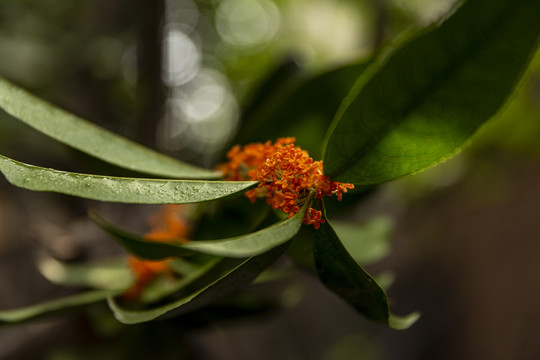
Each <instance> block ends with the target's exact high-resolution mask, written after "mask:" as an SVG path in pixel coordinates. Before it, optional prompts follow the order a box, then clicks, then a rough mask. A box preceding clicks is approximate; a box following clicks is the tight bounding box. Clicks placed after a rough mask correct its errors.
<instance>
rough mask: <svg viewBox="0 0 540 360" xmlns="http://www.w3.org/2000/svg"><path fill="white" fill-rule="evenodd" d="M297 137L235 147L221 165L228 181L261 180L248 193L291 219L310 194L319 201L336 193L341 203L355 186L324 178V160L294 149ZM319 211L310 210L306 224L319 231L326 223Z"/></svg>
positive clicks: (253, 200) (305, 220) (249, 196)
mask: <svg viewBox="0 0 540 360" xmlns="http://www.w3.org/2000/svg"><path fill="white" fill-rule="evenodd" d="M294 141H295V138H280V139H278V140H277V141H276V142H275V144H271V143H270V141H267V142H265V143H264V144H261V143H253V144H248V145H246V146H244V147H243V148H242V147H240V146H238V145H236V146H234V147H233V148H232V149H231V150H230V151H229V153H228V154H227V158H228V159H229V161H228V162H227V163H225V164H221V165H219V166H218V170H221V171H222V172H223V174H224V177H225V178H226V179H227V180H233V181H236V180H255V181H259V185H258V186H257V188H255V189H253V190H249V191H248V192H246V196H247V197H248V198H249V199H250V200H251V201H252V202H255V200H256V199H257V198H260V197H265V198H266V202H267V203H268V204H269V205H270V206H272V207H273V208H274V209H280V210H282V211H284V212H285V213H287V214H288V215H289V217H291V216H293V215H294V214H296V213H297V212H298V211H300V208H301V207H302V206H303V205H304V204H305V202H306V200H307V198H308V195H309V194H310V193H315V196H316V197H317V198H318V199H320V198H322V197H323V196H324V195H327V196H332V195H333V194H335V195H336V196H337V198H338V200H341V198H342V196H343V193H345V192H347V190H348V189H352V188H354V185H352V184H345V183H339V182H336V181H330V178H329V177H328V176H325V175H323V165H322V161H313V159H312V158H311V157H309V154H308V153H307V152H306V151H304V150H302V149H301V148H300V147H298V146H294ZM321 217H322V214H321V212H320V211H318V210H315V209H313V208H311V207H310V208H309V209H308V211H307V212H306V214H305V215H304V219H303V222H304V223H305V224H307V225H313V226H314V227H315V228H316V229H318V228H319V226H320V224H321V223H323V222H324V219H322V218H321Z"/></svg>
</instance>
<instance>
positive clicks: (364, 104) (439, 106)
mask: <svg viewBox="0 0 540 360" xmlns="http://www.w3.org/2000/svg"><path fill="white" fill-rule="evenodd" d="M538 14H540V2H539V1H538V0H518V1H516V0H469V1H467V2H466V3H465V4H464V5H463V6H461V7H460V8H459V9H457V10H456V12H455V13H454V15H453V16H451V17H449V18H448V19H447V20H446V21H444V22H442V23H440V24H434V25H432V26H429V27H427V28H426V29H424V30H423V31H422V32H420V33H419V34H416V35H415V36H414V37H413V38H412V40H409V41H407V42H401V43H399V44H397V46H395V47H394V49H393V51H391V52H389V53H384V54H382V55H381V56H380V57H379V59H378V60H377V61H376V63H375V64H374V65H372V66H371V67H370V68H369V69H368V70H366V72H365V73H364V74H363V75H362V76H361V77H360V78H359V79H358V81H357V83H356V84H355V86H354V87H353V89H352V90H351V92H350V93H349V95H348V96H347V97H346V98H345V100H344V102H343V103H342V105H341V107H340V109H339V110H338V112H337V114H336V117H335V119H334V122H333V123H332V126H331V128H330V129H329V132H328V135H327V140H326V148H325V154H324V171H325V174H326V175H329V176H331V177H332V178H333V179H334V180H337V181H343V182H348V183H355V184H376V183H381V182H384V181H388V180H391V179H394V178H396V177H399V176H403V175H407V174H411V173H415V172H418V171H421V170H424V169H426V168H428V167H430V166H432V165H435V164H436V163H438V162H441V161H443V160H445V159H447V158H449V157H451V156H453V155H454V154H456V153H457V152H458V151H459V150H460V149H461V148H462V147H463V146H464V145H466V143H467V141H468V139H469V138H470V137H471V136H472V135H473V134H474V133H475V132H476V131H477V129H478V128H479V127H480V126H481V125H482V124H483V123H484V122H485V121H487V120H488V119H490V118H491V117H492V116H493V115H495V114H496V112H497V111H498V110H499V108H500V107H501V106H502V105H503V104H504V103H505V101H506V100H507V98H508V96H509V95H510V94H511V93H512V91H513V88H514V86H515V85H516V84H517V83H518V81H519V80H520V78H521V77H522V75H523V73H524V71H525V69H526V67H527V64H528V63H529V60H530V59H531V57H532V55H533V54H534V52H535V51H536V49H537V47H538V43H539V42H538V39H539V33H540V21H538Z"/></svg>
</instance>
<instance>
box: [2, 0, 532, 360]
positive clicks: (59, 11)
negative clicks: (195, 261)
mask: <svg viewBox="0 0 540 360" xmlns="http://www.w3.org/2000/svg"><path fill="white" fill-rule="evenodd" d="M235 6H241V7H240V8H249V9H250V11H249V13H248V12H246V13H242V12H235V11H234V9H235ZM449 6H451V4H450V2H448V1H445V0H408V1H405V0H388V1H378V0H359V1H356V0H354V1H353V0H338V1H336V0H275V1H271V0H227V1H196V2H195V1H193V0H171V1H167V2H165V1H146V2H143V1H138V2H136V3H133V2H132V1H127V0H92V1H75V0H54V1H47V2H39V1H34V0H24V1H19V0H6V1H1V2H0V53H1V54H2V56H1V57H0V75H1V76H2V77H4V78H6V79H8V80H10V81H12V82H13V83H15V84H17V85H19V86H21V87H24V88H26V89H28V90H29V91H30V92H32V93H34V94H36V95H38V96H40V97H43V98H44V99H46V100H47V101H50V102H52V103H54V104H56V105H58V106H60V107H61V108H64V109H66V110H68V111H70V112H73V113H74V114H76V115H78V116H81V117H83V118H86V119H88V120H90V121H92V122H95V123H97V124H99V125H101V126H104V127H105V128H107V129H110V130H113V131H115V132H117V133H119V134H121V135H123V136H126V137H128V138H130V139H133V140H136V141H139V142H142V143H144V144H146V145H149V146H151V147H154V148H157V149H158V150H160V151H162V152H164V153H167V154H169V155H173V156H175V157H177V158H179V159H181V160H183V161H186V162H188V163H193V164H196V165H202V166H204V167H208V168H211V167H213V166H214V165H215V164H216V163H217V162H219V161H222V160H223V159H224V157H223V152H222V151H223V148H224V147H227V146H228V144H229V143H230V142H233V141H234V140H233V137H234V134H235V133H236V131H237V129H238V128H239V126H241V125H240V124H241V121H242V120H243V119H242V116H241V114H240V109H244V108H246V106H247V105H248V104H250V101H251V100H252V99H254V98H256V91H257V89H260V88H261V87H262V84H263V83H264V82H265V80H267V79H269V77H270V76H271V74H273V73H274V71H275V69H276V68H277V67H278V66H279V64H283V63H287V62H289V61H292V62H293V63H294V64H295V67H296V68H297V70H298V71H296V70H295V71H291V72H288V73H287V72H285V75H286V76H285V77H286V78H287V79H289V76H296V75H298V74H300V73H301V74H302V76H304V74H305V76H307V77H308V78H309V77H310V76H311V75H312V74H315V75H316V74H321V73H324V72H326V71H327V70H329V69H336V68H339V67H341V66H344V65H346V64H349V63H351V62H354V61H358V60H359V59H368V58H370V57H371V55H372V54H373V52H374V50H375V49H377V48H379V47H380V46H381V45H383V44H385V43H387V42H388V40H389V39H391V38H393V37H394V36H395V35H397V34H398V33H400V32H401V31H402V30H404V29H406V28H408V27H409V26H411V25H418V24H421V23H425V22H426V21H429V20H430V19H433V18H436V17H437V16H438V15H440V14H442V13H444V11H445V9H447V8H448V7H449ZM164 9H166V11H163V10H164ZM245 14H250V15H251V16H247V17H242V16H243V15H245ZM160 17H164V18H165V21H164V24H165V26H164V28H163V29H164V30H163V31H164V33H165V34H166V41H164V42H160V41H155V36H157V35H156V33H157V31H156V25H155V23H156V21H155V20H156V18H158V19H159V18H160ZM161 46H164V47H166V48H167V51H165V52H164V54H168V55H164V56H163V57H160V55H159V54H160V49H159V48H160V47H161ZM180 54H181V55H180ZM162 64H163V67H162ZM156 74H157V76H156ZM162 75H163V77H162ZM156 79H157V80H158V81H156ZM539 89H540V62H539V59H538V56H537V57H536V59H535V61H534V62H533V65H532V66H531V68H530V71H529V76H528V80H527V81H526V82H525V83H524V86H523V87H522V88H521V89H520V91H519V93H518V94H516V95H515V97H514V98H513V99H512V102H511V103H510V104H509V105H508V106H507V107H506V109H505V110H504V112H503V113H502V114H501V115H500V116H499V117H498V118H496V119H494V120H493V121H492V122H490V123H489V124H488V125H487V126H486V127H485V128H484V129H482V131H481V133H480V134H478V136H476V137H475V138H474V139H473V142H472V146H471V147H470V148H468V149H467V150H466V151H464V153H463V154H461V155H459V156H457V157H455V158H453V159H452V160H449V161H447V162H445V163H443V164H441V165H438V166H436V167H434V168H432V169H430V170H428V171H426V172H424V173H422V174H419V175H415V176H412V177H407V178H404V179H400V180H398V181H392V182H390V183H388V184H385V185H384V186H381V187H380V188H378V189H375V190H372V191H371V192H369V193H368V194H366V195H365V196H364V197H363V200H364V202H363V203H362V204H356V205H354V204H347V205H348V206H347V211H346V212H345V213H340V214H339V216H340V219H339V220H353V221H354V222H358V223H364V222H365V221H366V220H368V219H370V218H372V217H373V216H375V215H382V216H385V217H388V216H389V217H390V218H391V219H393V223H394V224H395V227H394V229H393V234H394V235H393V237H392V249H391V251H390V253H389V255H388V256H387V257H385V258H383V259H382V260H381V261H380V262H378V263H374V264H370V265H368V266H366V269H367V270H368V271H369V272H370V273H372V274H379V273H382V272H383V271H384V270H388V269H389V270H391V271H393V273H394V275H395V279H394V283H393V285H392V286H391V287H390V288H389V289H386V290H387V293H388V295H389V300H390V302H391V306H392V309H395V312H396V313H400V314H405V313H409V312H410V311H414V310H420V311H421V312H422V318H421V319H420V320H419V321H418V322H417V323H416V324H415V325H414V326H412V327H411V328H410V329H408V330H406V331H404V332H396V331H393V330H390V329H386V328H385V327H381V326H378V325H374V324H370V323H368V322H366V321H365V320H364V319H363V318H362V317H360V316H358V315H357V314H356V313H355V312H354V310H352V309H351V308H350V307H349V306H348V305H346V304H344V303H343V302H342V301H341V300H339V299H338V298H336V297H335V296H334V295H333V294H331V293H330V292H328V291H326V290H325V289H324V288H323V287H322V285H321V284H320V283H319V282H318V280H317V279H316V278H315V277H313V276H312V274H310V273H300V274H297V275H295V276H294V277H293V278H292V279H290V280H289V281H287V282H285V283H276V284H264V286H263V284H259V285H256V286H255V287H254V289H255V290H257V291H258V293H256V294H255V295H254V294H251V293H249V294H248V293H244V292H242V293H239V294H237V295H236V296H235V297H232V298H228V299H226V301H225V300H224V301H223V302H221V303H215V304H213V306H212V307H210V308H205V310H204V312H199V313H197V314H192V315H190V316H182V317H180V318H178V319H176V320H174V319H173V320H166V321H159V322H153V323H148V324H144V325H137V326H125V325H122V324H119V323H118V322H117V321H116V320H115V319H114V318H113V317H112V315H111V313H110V311H109V309H108V308H107V307H106V306H105V305H104V304H101V305H99V304H97V305H96V306H92V307H90V308H89V309H87V310H86V311H82V312H77V313H74V314H73V315H70V316H64V317H60V318H57V319H47V320H44V321H41V322H38V323H30V324H24V325H21V326H16V327H4V328H2V329H1V330H0V345H1V346H0V359H14V358H15V359H35V358H45V359H52V360H55V359H95V358H100V359H133V358H141V357H145V358H163V359H168V358H174V359H178V358H188V359H189V358H196V359H213V360H215V359H218V360H221V359H224V360H228V359H253V358H257V359H262V360H265V359H267V360H271V359H275V358H276V357H279V358H283V359H298V358H300V359H302V358H307V359H324V360H327V359H332V360H334V359H335V360H340V359H351V358H367V359H382V360H385V359H389V360H390V359H399V360H408V359H411V360H413V359H414V360H417V359H434V358H435V359H456V358H459V359H478V358H491V359H508V358H512V359H528V358H535V357H539V356H540V346H539V345H538V342H537V341H536V339H537V338H538V337H539V336H540V330H539V329H538V326H537V324H538V323H539V320H540V312H539V310H538V306H537V303H538V299H539V298H540V289H539V288H538V287H537V286H536V285H535V283H536V281H535V279H536V277H537V276H538V274H540V265H539V263H538V261H537V254H538V253H539V252H540V242H539V241H538V238H539V236H538V234H540V225H539V223H538V221H537V216H536V214H538V213H540V208H539V202H538V201H537V199H538V198H539V197H540V186H539V184H540V142H538V140H537V139H538V138H539V137H540V107H539V105H538V104H539V103H540V90H539ZM328 121H329V120H328ZM291 125H292V124H291ZM312 127H313V130H309V131H307V132H306V133H301V134H300V135H302V137H300V136H299V139H300V138H302V139H305V140H302V142H299V143H298V145H300V146H304V144H303V142H304V141H305V142H306V145H305V146H306V147H307V146H312V144H310V145H307V142H308V141H309V140H310V139H312V137H311V135H312V134H313V135H314V137H313V138H315V139H316V138H317V136H320V135H319V131H320V129H319V128H318V127H317V125H316V124H312ZM310 128H311V126H310ZM269 131H273V129H272V128H271V129H270V130H269ZM295 131H296V130H295ZM154 134H158V136H157V137H155V136H154ZM277 135H278V134H277V133H276V134H275V135H272V136H277ZM280 135H281V134H280ZM262 138H265V134H264V133H263V134H261V133H260V131H259V132H256V134H255V135H250V136H249V137H248V136H246V138H245V140H244V139H243V140H242V141H252V140H259V139H262ZM272 140H273V139H272ZM315 145H317V144H315ZM310 150H311V151H315V153H314V154H313V155H314V156H317V154H316V151H317V146H313V150H312V149H311V148H310ZM0 153H2V154H5V155H6V156H9V157H12V158H15V159H18V160H21V161H23V162H27V163H31V164H36V165H39V166H43V167H51V168H57V169H62V170H66V171H73V172H86V173H90V172H94V173H98V174H107V175H117V176H132V175H133V174H131V173H129V172H126V171H125V170H122V169H120V168H115V167H113V166H104V165H103V164H102V163H101V162H97V161H95V160H93V159H91V158H89V157H87V156H85V155H83V154H82V153H79V152H77V151H74V150H70V149H68V148H66V147H64V146H62V145H60V144H57V143H55V142H54V141H51V140H50V139H48V138H46V137H45V136H43V135H40V134H39V133H37V132H36V131H33V130H31V129H29V128H27V127H26V126H24V125H22V124H20V123H18V122H17V121H14V120H13V119H11V118H9V116H7V115H6V114H4V113H2V112H0ZM347 195H348V194H347ZM229 201H230V202H229ZM236 201H238V204H241V205H240V206H238V207H236V204H237V203H236ZM346 201H347V196H345V198H344V200H343V202H342V203H338V202H337V201H335V204H334V201H333V202H332V204H330V203H329V204H327V205H328V207H329V208H330V207H332V208H334V207H338V206H339V205H340V204H345V202H346ZM248 205H249V202H248V201H247V200H246V199H240V198H239V199H234V201H233V200H227V201H225V202H223V203H222V202H220V203H209V204H207V209H209V210H211V209H213V208H216V209H218V208H220V207H222V206H227V207H229V208H233V209H236V212H235V214H238V215H241V216H244V215H242V214H243V209H240V208H241V207H242V208H243V207H245V208H247V209H249V206H248ZM259 205H261V204H257V206H259ZM262 205H264V204H262ZM88 207H96V208H97V209H98V210H99V211H100V213H103V214H104V216H107V218H111V219H114V220H115V221H117V222H119V223H121V224H122V225H123V226H126V227H128V228H132V229H136V230H138V231H147V228H146V226H145V219H146V218H147V216H148V215H149V214H151V213H152V211H153V210H155V207H153V206H150V205H146V206H138V205H119V204H116V205H114V204H103V203H97V202H95V201H91V200H80V199H75V198H72V197H68V196H64V195H59V194H46V193H32V192H28V191H26V190H20V189H17V188H14V187H13V186H11V185H9V184H8V183H7V182H6V181H4V180H3V179H0V294H2V296H1V297H0V309H2V310H5V309H10V308H16V307H21V306H29V305H32V304H36V303H38V302H40V301H41V300H52V299H58V298H61V297H63V296H66V295H70V294H73V292H74V291H75V290H73V289H69V288H67V287H59V286H57V285H52V284H50V283H49V282H47V281H46V280H45V279H44V278H43V277H42V276H41V275H40V273H39V271H38V269H37V267H36V264H35V263H36V261H35V255H37V254H39V253H41V252H46V253H47V254H50V255H52V256H54V257H55V258H56V259H59V260H62V261H71V262H76V263H79V262H81V263H84V262H86V261H88V260H91V259H99V258H103V257H106V256H112V255H115V254H116V255H117V254H122V249H121V248H120V247H118V246H117V245H116V244H115V243H114V241H112V240H111V239H109V238H106V236H105V235H104V234H103V233H102V232H101V231H100V230H99V229H98V228H97V227H95V225H94V224H92V223H91V221H90V220H89V219H88V218H87V215H86V211H87V208H88ZM261 208H262V206H261ZM259 209H260V208H259ZM241 210H242V211H241ZM331 210H332V209H329V210H328V211H329V216H330V217H331V218H332V215H333V214H335V213H334V212H332V211H331ZM248 211H249V210H248ZM215 213H216V214H218V213H219V212H218V211H217V210H216V212H215ZM231 214H233V213H231ZM250 215H252V218H250V219H249V221H247V222H246V224H247V225H248V226H249V227H250V230H252V229H253V228H254V227H256V226H257V224H258V223H259V220H258V218H257V217H256V216H255V214H250ZM336 216H337V213H336ZM203 220H204V224H205V225H207V226H206V228H205V229H200V230H198V231H199V232H202V233H203V234H202V235H200V237H201V238H205V237H206V238H220V237H221V236H219V233H218V231H217V230H216V228H215V227H214V226H213V225H216V227H217V224H220V226H221V224H227V223H231V226H232V228H228V229H226V230H225V231H226V232H227V233H226V234H224V237H228V236H235V235H238V234H239V233H240V232H239V231H240V230H241V229H240V227H239V226H238V222H235V219H234V216H232V215H231V218H226V217H221V215H219V216H218V215H216V216H215V217H212V212H210V213H209V214H206V215H205V218H204V219H203ZM336 220H338V219H336ZM207 234H208V236H210V237H207ZM277 265H280V266H284V267H288V266H290V265H291V264H290V262H289V260H287V259H282V260H280V262H279V263H278V264H277ZM267 286H269V287H267ZM81 290H82V289H81ZM261 299H264V300H261ZM231 314H234V316H235V317H234V318H231ZM171 334H175V335H174V336H171ZM148 344H152V345H151V346H149V345H148ZM30 345H31V346H30Z"/></svg>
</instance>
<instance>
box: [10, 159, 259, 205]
mask: <svg viewBox="0 0 540 360" xmlns="http://www.w3.org/2000/svg"><path fill="white" fill-rule="evenodd" d="M0 172H2V173H3V174H4V176H5V177H6V179H7V180H8V181H9V182H10V183H12V184H13V185H15V186H19V187H22V188H25V189H29V190H33V191H51V192H58V193H62V194H67V195H73V196H78V197H82V198H87V199H93V200H101V201H110V202H121V203H136V204H186V203H196V202H202V201H210V200H215V199H220V198H223V197H227V196H230V195H233V194H236V193H238V192H242V191H245V190H247V189H249V188H251V187H253V186H255V185H256V184H257V183H256V182H254V181H204V180H172V179H146V178H122V177H112V176H100V175H88V174H80V173H72V172H67V171H59V170H53V169H46V168H42V167H39V166H33V165H28V164H25V163H22V162H19V161H15V160H12V159H10V158H7V157H5V156H2V155H0Z"/></svg>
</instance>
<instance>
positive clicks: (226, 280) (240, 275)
mask: <svg viewBox="0 0 540 360" xmlns="http://www.w3.org/2000/svg"><path fill="white" fill-rule="evenodd" d="M286 247H287V244H284V245H281V246H278V247H276V248H274V249H272V250H270V251H268V252H266V253H264V254H262V255H258V256H255V257H251V258H249V259H247V260H244V261H242V262H241V263H240V264H236V265H234V266H232V267H231V268H229V269H228V270H227V271H225V272H224V273H222V274H221V275H219V276H217V277H216V278H215V279H213V280H212V281H210V282H208V283H207V284H205V285H202V287H200V288H198V289H196V290H194V291H193V292H191V293H189V294H186V295H185V296H183V297H182V298H180V299H179V300H176V301H173V302H171V303H168V304H165V305H162V306H159V307H155V308H150V309H145V310H131V309H128V308H126V307H124V306H122V305H121V304H119V303H118V302H117V301H116V300H115V299H114V297H109V299H108V303H109V307H110V308H111V309H112V310H113V312H114V315H115V317H116V318H117V319H118V321H120V322H123V323H125V324H136V323H140V322H145V321H150V320H154V319H157V318H161V317H165V316H166V317H172V316H178V315H181V314H185V313H188V312H191V311H194V310H198V309H200V308H201V307H203V306H205V305H208V304H209V303H211V302H212V301H215V300H218V299H220V298H223V297H224V296H226V295H227V294H229V293H230V292H232V291H233V290H235V289H237V288H238V287H240V286H243V285H246V284H249V283H250V282H252V281H253V280H255V278H256V277H257V276H258V275H259V274H260V273H261V272H263V271H264V270H265V269H266V268H267V267H268V266H270V265H271V264H272V263H273V262H274V261H275V260H276V259H277V258H278V257H279V256H280V255H281V254H282V253H283V252H284V251H285V249H286Z"/></svg>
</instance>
